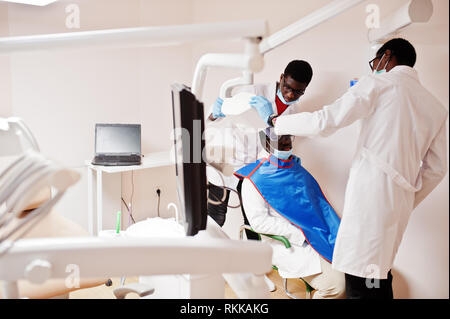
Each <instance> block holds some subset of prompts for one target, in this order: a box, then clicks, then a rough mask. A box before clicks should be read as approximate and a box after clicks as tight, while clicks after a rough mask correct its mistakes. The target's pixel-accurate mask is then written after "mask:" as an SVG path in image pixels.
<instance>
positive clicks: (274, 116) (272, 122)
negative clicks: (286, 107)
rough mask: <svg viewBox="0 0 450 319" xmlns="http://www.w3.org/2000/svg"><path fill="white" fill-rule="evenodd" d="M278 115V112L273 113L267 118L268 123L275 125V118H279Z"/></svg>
mask: <svg viewBox="0 0 450 319" xmlns="http://www.w3.org/2000/svg"><path fill="white" fill-rule="evenodd" d="M277 117H278V115H277V114H275V113H273V114H272V115H270V116H269V117H268V118H267V124H268V125H269V126H271V127H273V126H274V121H273V120H274V119H275V118H277Z"/></svg>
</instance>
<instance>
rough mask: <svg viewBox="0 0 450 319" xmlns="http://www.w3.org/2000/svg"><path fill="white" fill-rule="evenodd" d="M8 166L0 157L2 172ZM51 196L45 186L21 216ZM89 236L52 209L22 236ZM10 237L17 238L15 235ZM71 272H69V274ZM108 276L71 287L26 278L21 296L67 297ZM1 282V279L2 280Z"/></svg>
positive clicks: (61, 282) (20, 286) (39, 297)
mask: <svg viewBox="0 0 450 319" xmlns="http://www.w3.org/2000/svg"><path fill="white" fill-rule="evenodd" d="M6 167H7V165H5V158H4V157H3V158H0V174H1V172H3V170H4V169H5V168H6ZM50 198H51V191H50V188H49V187H46V188H43V189H42V190H41V191H40V192H39V193H38V194H36V196H35V197H34V198H33V199H32V200H31V201H30V203H29V205H28V206H27V207H26V208H25V209H24V210H23V212H22V215H21V217H23V216H26V214H27V213H28V212H30V211H32V210H33V209H36V208H38V207H40V206H41V205H42V204H43V203H45V202H46V201H47V200H48V199H50ZM78 236H80V237H81V236H89V233H88V232H87V231H86V230H84V229H83V228H82V227H81V226H79V225H78V224H76V223H74V222H72V221H71V220H69V219H67V218H65V217H63V216H61V215H60V214H58V212H56V211H54V210H52V211H51V212H50V213H49V214H48V215H47V216H45V217H44V218H43V219H42V220H40V221H39V222H38V223H37V224H36V225H35V226H34V227H33V228H32V229H31V230H30V231H29V232H27V233H26V234H25V235H24V236H23V237H21V238H43V237H78ZM9 239H15V238H14V236H12V238H9ZM0 258H1V257H0ZM69 275H70V273H68V276H69ZM107 280H108V279H107V278H93V279H83V278H81V279H80V287H78V288H76V287H74V288H70V287H67V286H66V283H65V279H53V280H48V281H46V282H45V283H43V284H41V285H36V284H32V283H30V282H28V281H26V280H21V281H19V293H20V297H21V298H22V297H26V298H31V299H44V298H55V297H56V298H58V297H66V296H67V294H68V293H70V292H71V291H74V290H78V289H83V288H90V287H94V286H98V285H102V284H105V283H106V282H107ZM0 282H1V280H0ZM2 298H3V296H2V291H1V289H0V299H2Z"/></svg>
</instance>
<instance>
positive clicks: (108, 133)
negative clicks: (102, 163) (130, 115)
mask: <svg viewBox="0 0 450 319" xmlns="http://www.w3.org/2000/svg"><path fill="white" fill-rule="evenodd" d="M95 153H96V154H139V155H140V154H141V125H140V124H96V125H95Z"/></svg>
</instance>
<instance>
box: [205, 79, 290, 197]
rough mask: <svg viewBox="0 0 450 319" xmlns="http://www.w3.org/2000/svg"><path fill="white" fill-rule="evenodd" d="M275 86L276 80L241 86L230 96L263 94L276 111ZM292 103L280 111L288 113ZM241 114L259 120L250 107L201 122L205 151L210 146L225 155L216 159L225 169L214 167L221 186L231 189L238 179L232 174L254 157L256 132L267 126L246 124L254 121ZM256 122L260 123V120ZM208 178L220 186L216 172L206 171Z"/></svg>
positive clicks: (257, 147)
mask: <svg viewBox="0 0 450 319" xmlns="http://www.w3.org/2000/svg"><path fill="white" fill-rule="evenodd" d="M276 88H277V83H276V82H274V83H270V84H255V85H245V86H241V87H238V88H236V89H234V90H233V92H232V93H233V95H234V94H237V93H241V92H248V93H252V94H255V95H261V96H264V97H265V98H267V99H268V100H269V101H270V102H271V103H272V107H273V112H274V113H275V114H278V111H277V107H276V104H275V96H276ZM296 104H297V103H294V104H292V105H290V106H289V107H288V108H287V109H286V110H285V111H284V113H283V114H291V113H292V112H294V111H295V107H296ZM211 112H212V107H211V109H210V111H209V112H208V113H207V114H206V116H207V117H209V114H211ZM245 116H247V117H248V116H253V117H256V118H257V119H258V120H260V118H259V116H258V113H257V112H256V111H255V110H254V109H252V110H251V111H250V112H246V113H245V114H241V115H237V116H226V117H224V118H218V119H216V120H215V121H211V120H209V119H208V118H207V120H206V122H205V123H206V133H205V139H206V147H207V152H209V149H212V148H214V149H215V150H213V151H211V153H213V152H217V151H219V152H220V153H223V154H225V155H224V157H220V160H219V162H226V163H227V164H228V165H226V166H228V168H224V166H225V165H222V166H220V165H218V166H220V167H216V168H218V169H219V170H221V172H222V173H223V174H222V178H223V179H224V182H225V186H228V187H232V188H235V187H236V185H237V183H238V179H237V178H236V177H235V176H234V175H233V173H234V172H235V171H237V170H238V169H240V168H242V167H243V166H245V165H247V164H249V163H253V162H254V161H256V160H257V159H258V155H259V153H260V152H261V149H262V147H261V144H260V142H259V136H258V131H259V130H261V129H264V128H265V127H267V125H264V123H263V125H264V127H256V126H254V125H253V126H251V127H250V126H249V125H251V124H250V123H254V122H255V121H252V120H250V119H245V118H244V117H245ZM239 117H241V119H242V121H239ZM260 122H261V123H262V122H263V121H260ZM207 157H208V156H207ZM225 170H226V172H225ZM208 181H209V182H210V183H213V184H215V185H218V186H221V185H222V180H221V178H220V177H219V175H218V173H217V172H215V173H212V172H211V173H210V172H209V171H208Z"/></svg>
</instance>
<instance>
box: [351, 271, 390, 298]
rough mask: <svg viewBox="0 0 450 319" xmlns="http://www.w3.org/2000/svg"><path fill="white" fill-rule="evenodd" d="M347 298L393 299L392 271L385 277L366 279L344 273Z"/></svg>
mask: <svg viewBox="0 0 450 319" xmlns="http://www.w3.org/2000/svg"><path fill="white" fill-rule="evenodd" d="M345 294H346V295H347V299H394V294H393V291H392V273H391V271H389V273H388V278H387V279H366V278H361V277H356V276H353V275H349V274H345Z"/></svg>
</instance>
